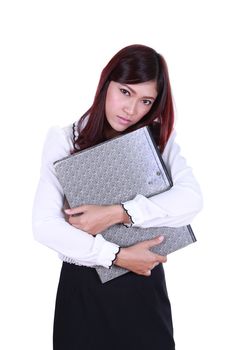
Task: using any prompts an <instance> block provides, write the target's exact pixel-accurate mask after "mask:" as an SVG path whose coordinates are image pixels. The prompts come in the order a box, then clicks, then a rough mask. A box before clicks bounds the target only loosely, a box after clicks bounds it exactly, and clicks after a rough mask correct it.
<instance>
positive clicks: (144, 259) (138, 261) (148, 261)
mask: <svg viewBox="0 0 233 350" xmlns="http://www.w3.org/2000/svg"><path fill="white" fill-rule="evenodd" d="M163 239H164V237H163V236H159V237H156V238H153V239H150V240H147V241H144V242H140V243H136V244H134V245H132V246H130V247H127V248H121V249H120V252H119V253H118V255H117V258H116V260H115V261H114V265H116V266H120V267H123V268H125V269H127V270H129V271H132V272H134V273H136V274H138V275H143V276H150V275H151V270H152V269H153V268H154V267H155V266H157V265H158V264H160V263H164V262H166V261H167V257H166V256H162V255H158V254H155V253H152V252H151V251H150V248H152V247H154V246H156V245H159V244H160V243H161V242H162V241H163Z"/></svg>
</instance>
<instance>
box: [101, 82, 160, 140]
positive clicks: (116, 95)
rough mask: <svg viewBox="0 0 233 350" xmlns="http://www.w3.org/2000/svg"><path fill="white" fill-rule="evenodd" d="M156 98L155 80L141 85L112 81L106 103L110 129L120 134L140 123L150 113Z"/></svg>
mask: <svg viewBox="0 0 233 350" xmlns="http://www.w3.org/2000/svg"><path fill="white" fill-rule="evenodd" d="M156 97H157V87H156V82H155V81H154V80H151V81H147V82H144V83H139V84H121V83H117V82H115V81H111V82H110V84H109V86H108V90H107V95H106V103H105V114H106V118H107V121H108V124H109V129H111V128H112V129H113V130H112V131H116V132H118V133H120V132H123V131H124V130H126V129H127V128H129V127H130V126H132V125H134V124H136V123H137V122H139V121H140V120H141V119H142V118H143V117H144V116H145V115H146V114H147V113H148V112H149V111H150V109H151V107H152V105H153V103H154V101H155V99H156Z"/></svg>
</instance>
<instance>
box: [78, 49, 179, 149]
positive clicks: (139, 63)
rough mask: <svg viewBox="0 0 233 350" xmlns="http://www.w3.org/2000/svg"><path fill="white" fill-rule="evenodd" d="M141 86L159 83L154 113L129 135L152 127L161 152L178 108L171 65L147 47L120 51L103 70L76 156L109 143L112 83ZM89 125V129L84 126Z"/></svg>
mask: <svg viewBox="0 0 233 350" xmlns="http://www.w3.org/2000/svg"><path fill="white" fill-rule="evenodd" d="M112 80H113V81H115V82H119V83H124V84H138V83H143V82H146V81H150V80H155V81H156V83H157V92H158V96H157V98H156V100H155V102H154V103H153V105H152V108H151V109H150V111H149V112H148V113H147V114H146V115H145V116H144V117H143V118H142V119H141V120H140V121H139V122H138V123H137V124H135V125H133V126H131V127H129V128H128V129H126V130H125V132H129V131H132V130H135V129H138V128H139V127H143V126H146V125H150V126H151V130H152V132H153V134H154V137H155V141H156V143H157V145H158V146H159V148H160V150H161V152H162V151H163V150H164V147H165V145H166V142H167V140H168V138H169V136H170V134H171V131H172V129H173V124H174V108H173V102H172V94H171V87H170V81H169V75H168V69H167V64H166V62H165V60H164V58H163V57H162V56H161V55H160V54H159V53H157V52H156V51H155V50H154V49H152V48H150V47H148V46H144V45H130V46H127V47H125V48H123V49H122V50H120V51H119V52H118V53H117V54H116V55H115V56H113V58H112V59H111V60H110V61H109V63H108V64H107V65H106V67H105V68H104V69H103V71H102V73H101V76H100V80H99V84H98V87H97V90H96V94H95V98H94V102H93V104H92V106H91V107H90V108H89V109H88V110H87V111H86V113H85V114H84V115H83V116H82V117H81V118H80V120H79V122H78V125H77V131H78V135H79V136H78V139H77V140H76V141H75V144H74V147H75V152H76V151H78V150H80V149H84V148H87V147H90V146H93V145H95V144H98V143H100V142H103V141H105V136H104V129H105V120H106V117H105V100H106V94H107V89H108V86H109V83H110V81H112ZM83 125H85V126H83Z"/></svg>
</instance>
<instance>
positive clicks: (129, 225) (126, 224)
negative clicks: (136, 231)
mask: <svg viewBox="0 0 233 350" xmlns="http://www.w3.org/2000/svg"><path fill="white" fill-rule="evenodd" d="M121 206H122V208H123V210H124V211H125V212H126V214H127V215H128V217H129V219H130V221H131V222H130V223H129V224H128V223H122V224H123V225H124V226H125V227H132V225H133V224H134V221H133V219H132V216H131V215H130V214H129V211H128V209H127V208H126V206H125V204H124V203H121Z"/></svg>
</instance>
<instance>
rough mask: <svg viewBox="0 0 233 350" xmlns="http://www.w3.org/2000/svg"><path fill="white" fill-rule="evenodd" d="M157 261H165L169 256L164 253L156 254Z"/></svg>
mask: <svg viewBox="0 0 233 350" xmlns="http://www.w3.org/2000/svg"><path fill="white" fill-rule="evenodd" d="M155 261H156V262H159V263H165V262H166V261H167V257H166V256H163V255H158V254H155Z"/></svg>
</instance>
